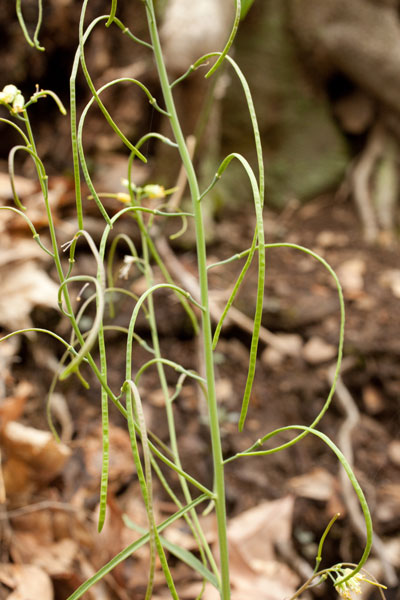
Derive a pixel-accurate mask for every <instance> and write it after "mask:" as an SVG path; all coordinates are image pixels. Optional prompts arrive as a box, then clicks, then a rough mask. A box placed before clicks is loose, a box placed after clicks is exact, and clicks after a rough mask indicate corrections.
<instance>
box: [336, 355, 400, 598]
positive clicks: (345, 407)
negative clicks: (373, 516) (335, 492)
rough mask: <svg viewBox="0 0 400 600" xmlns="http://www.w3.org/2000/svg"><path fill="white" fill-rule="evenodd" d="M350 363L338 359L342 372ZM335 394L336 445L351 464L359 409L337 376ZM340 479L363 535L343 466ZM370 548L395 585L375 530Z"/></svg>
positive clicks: (392, 585)
mask: <svg viewBox="0 0 400 600" xmlns="http://www.w3.org/2000/svg"><path fill="white" fill-rule="evenodd" d="M354 363H355V360H354V358H351V357H350V358H348V359H345V360H344V361H343V363H342V372H344V371H346V370H349V369H351V368H352V367H353V366H354ZM334 373H335V366H334V367H331V368H330V369H329V370H328V373H327V376H328V380H329V382H330V383H331V384H332V382H333V377H334ZM336 397H337V399H338V401H339V404H340V407H341V409H342V411H343V413H344V414H345V419H344V421H343V424H342V426H341V427H340V430H339V434H338V445H339V447H340V448H341V450H342V452H343V454H345V456H346V458H347V460H348V462H349V464H350V466H351V467H353V463H354V453H353V446H352V441H351V440H352V432H353V430H354V427H355V426H356V425H357V424H358V423H359V421H360V413H359V410H358V408H357V406H356V403H355V402H354V399H353V397H352V395H351V394H350V392H349V390H348V388H347V387H346V386H345V384H344V383H343V380H342V378H341V377H340V376H339V378H338V380H337V383H336ZM340 480H341V484H342V491H343V499H344V501H345V504H346V507H347V510H348V512H349V517H350V520H351V522H352V523H353V526H354V528H355V530H356V532H357V534H358V535H359V536H360V537H361V538H363V539H365V527H364V519H363V516H362V513H361V510H360V507H359V504H358V502H357V498H356V496H355V495H354V494H353V488H352V485H351V482H350V480H349V479H348V477H346V473H345V472H344V470H343V469H341V470H340ZM371 549H372V552H373V553H374V554H375V555H376V556H377V557H378V558H379V560H380V561H381V563H382V568H383V571H384V576H385V579H386V581H387V583H388V585H390V586H391V587H394V586H396V585H397V584H398V578H397V575H396V571H395V569H394V568H393V566H392V565H391V563H390V562H389V561H388V559H387V557H386V548H385V546H384V544H383V542H382V540H381V539H380V538H379V537H378V535H377V534H376V533H375V534H374V539H373V542H372V548H371Z"/></svg>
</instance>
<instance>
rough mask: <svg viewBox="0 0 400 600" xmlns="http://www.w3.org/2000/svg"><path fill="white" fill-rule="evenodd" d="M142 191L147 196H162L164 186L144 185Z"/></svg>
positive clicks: (163, 194)
mask: <svg viewBox="0 0 400 600" xmlns="http://www.w3.org/2000/svg"><path fill="white" fill-rule="evenodd" d="M143 189H144V191H145V193H146V194H147V195H148V197H149V198H164V197H165V188H164V187H163V186H162V185H157V184H149V185H145V186H144V188H143Z"/></svg>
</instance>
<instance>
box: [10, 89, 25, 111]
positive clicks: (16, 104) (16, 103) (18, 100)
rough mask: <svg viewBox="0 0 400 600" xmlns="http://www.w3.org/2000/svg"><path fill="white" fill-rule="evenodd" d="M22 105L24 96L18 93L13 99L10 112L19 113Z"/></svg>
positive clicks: (22, 108) (22, 107)
mask: <svg viewBox="0 0 400 600" xmlns="http://www.w3.org/2000/svg"><path fill="white" fill-rule="evenodd" d="M24 106H25V98H24V97H23V95H22V94H20V93H18V94H17V95H16V96H15V98H14V100H13V105H12V112H13V113H20V112H22V111H23V110H24Z"/></svg>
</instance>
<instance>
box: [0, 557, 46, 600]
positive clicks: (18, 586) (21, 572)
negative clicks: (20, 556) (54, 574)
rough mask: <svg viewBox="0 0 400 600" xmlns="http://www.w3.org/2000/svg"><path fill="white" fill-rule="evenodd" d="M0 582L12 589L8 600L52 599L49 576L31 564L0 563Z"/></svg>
mask: <svg viewBox="0 0 400 600" xmlns="http://www.w3.org/2000/svg"><path fill="white" fill-rule="evenodd" d="M0 582H1V583H3V584H4V585H5V586H6V587H8V588H10V589H11V590H12V591H11V593H10V594H9V596H8V600H38V599H39V598H40V600H53V598H54V595H53V585H52V583H51V579H50V577H49V576H48V575H47V573H45V572H44V571H43V570H42V569H39V567H35V566H33V565H11V564H7V565H4V564H3V565H0Z"/></svg>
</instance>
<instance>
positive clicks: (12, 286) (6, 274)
mask: <svg viewBox="0 0 400 600" xmlns="http://www.w3.org/2000/svg"><path fill="white" fill-rule="evenodd" d="M0 280H1V295H0V325H2V326H3V327H5V328H6V329H7V330H8V331H12V330H16V329H23V328H26V327H30V326H31V324H32V323H31V319H30V316H29V315H30V313H31V311H32V309H33V308H34V307H35V306H46V307H49V308H54V309H57V308H58V304H57V295H58V286H57V285H56V284H55V283H54V281H53V280H52V279H50V277H49V276H48V275H47V274H46V273H45V272H44V271H43V270H42V269H41V268H40V267H39V265H38V264H37V262H36V261H34V260H28V261H27V262H24V263H17V264H15V263H12V264H9V265H7V266H5V267H2V268H1V270H0Z"/></svg>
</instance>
